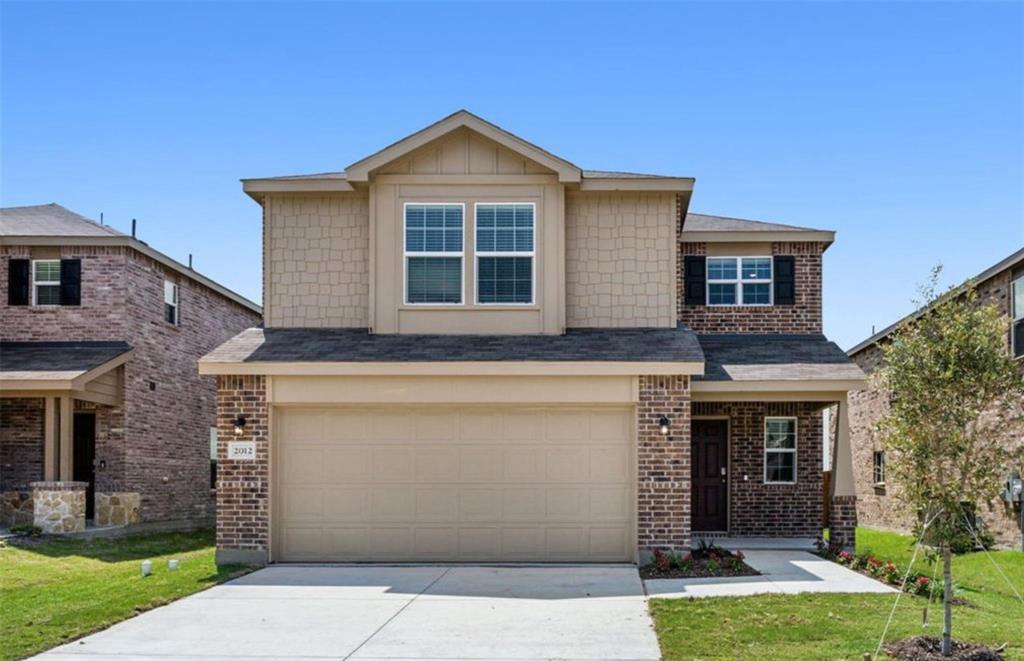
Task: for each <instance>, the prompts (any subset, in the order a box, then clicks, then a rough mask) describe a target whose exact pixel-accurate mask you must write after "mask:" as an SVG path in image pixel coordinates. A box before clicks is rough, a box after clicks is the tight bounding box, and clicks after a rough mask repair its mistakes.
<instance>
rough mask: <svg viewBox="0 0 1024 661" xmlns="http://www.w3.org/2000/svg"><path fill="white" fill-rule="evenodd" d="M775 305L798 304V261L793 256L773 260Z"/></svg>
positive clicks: (778, 256) (782, 256)
mask: <svg viewBox="0 0 1024 661" xmlns="http://www.w3.org/2000/svg"><path fill="white" fill-rule="evenodd" d="M772 270H773V273H772V278H773V279H774V286H775V292H774V293H775V305H793V304H794V303H796V259H795V258H794V257H793V256H792V255H777V256H776V257H775V258H774V260H773V269H772Z"/></svg>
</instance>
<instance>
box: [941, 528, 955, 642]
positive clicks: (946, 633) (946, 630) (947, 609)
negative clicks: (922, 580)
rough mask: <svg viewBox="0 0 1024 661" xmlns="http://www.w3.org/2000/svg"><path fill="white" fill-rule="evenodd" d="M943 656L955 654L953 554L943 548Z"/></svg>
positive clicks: (946, 547) (945, 546)
mask: <svg viewBox="0 0 1024 661" xmlns="http://www.w3.org/2000/svg"><path fill="white" fill-rule="evenodd" d="M942 608H943V615H944V619H943V622H942V656H950V655H951V654H953V552H952V551H951V550H950V547H949V545H948V544H946V545H944V546H943V547H942Z"/></svg>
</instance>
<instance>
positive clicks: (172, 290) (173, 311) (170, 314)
mask: <svg viewBox="0 0 1024 661" xmlns="http://www.w3.org/2000/svg"><path fill="white" fill-rule="evenodd" d="M164 321H166V322H167V323H169V324H171V325H172V326H177V325H178V285H176V284H175V283H173V282H171V281H170V280H164Z"/></svg>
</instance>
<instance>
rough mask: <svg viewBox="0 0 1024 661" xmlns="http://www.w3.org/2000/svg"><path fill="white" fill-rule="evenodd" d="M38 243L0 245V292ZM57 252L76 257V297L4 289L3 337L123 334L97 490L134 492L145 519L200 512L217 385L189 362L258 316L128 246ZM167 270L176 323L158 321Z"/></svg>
mask: <svg viewBox="0 0 1024 661" xmlns="http://www.w3.org/2000/svg"><path fill="white" fill-rule="evenodd" d="M39 250H40V249H37V248H29V247H22V246H3V247H0V292H6V291H7V277H8V267H7V261H8V259H10V258H11V257H30V256H32V255H33V254H35V256H37V257H38V256H39ZM46 250H47V254H46V255H45V256H46V257H50V256H51V254H50V253H52V251H53V250H54V249H46ZM52 256H54V257H56V256H57V255H52ZM59 256H61V257H64V258H80V259H81V260H82V304H81V306H57V307H34V306H8V305H7V296H6V295H2V296H0V318H2V319H3V323H2V324H0V339H4V340H22V341H26V340H27V341H45V340H49V341H58V340H61V341H67V340H123V341H126V342H128V343H129V344H130V345H131V346H132V348H133V349H134V354H133V356H132V358H131V360H129V361H128V363H126V365H125V368H124V369H125V391H124V406H123V408H122V409H108V408H107V407H98V408H96V409H95V410H96V411H97V415H98V422H97V428H98V429H97V434H98V435H97V445H96V460H97V462H98V461H100V460H103V461H106V465H107V467H106V469H105V470H97V473H96V482H97V485H96V486H97V490H98V491H119V492H138V493H140V494H141V495H142V503H141V516H142V520H143V521H159V520H169V519H187V518H205V517H207V516H208V515H209V514H211V509H212V507H211V505H212V503H211V500H210V490H209V484H210V440H209V439H210V427H212V426H213V425H214V424H215V422H214V421H215V414H216V384H215V382H214V380H213V378H212V377H200V376H199V374H198V368H197V366H196V361H197V360H198V359H199V358H200V357H202V356H203V355H205V354H206V353H208V352H209V351H211V350H212V349H213V348H214V347H216V346H217V345H219V344H221V343H223V342H224V341H226V340H227V339H229V338H230V337H232V336H233V335H235V334H237V333H238V332H240V331H242V330H244V329H245V328H249V327H252V326H255V325H258V324H259V315H257V314H256V313H254V312H252V311H251V310H249V309H248V308H245V307H243V306H241V305H239V304H238V303H235V302H234V301H231V300H229V299H226V298H225V297H223V296H222V295H221V294H219V293H217V292H214V291H213V290H211V289H208V288H207V287H205V286H204V285H201V284H199V283H197V282H195V281H194V280H192V279H191V278H187V277H184V276H182V275H180V274H178V273H177V272H176V271H172V270H171V269H168V268H167V267H165V266H164V265H162V264H160V263H159V262H157V261H155V260H152V259H150V258H149V257H146V256H145V255H142V254H141V253H138V252H136V251H135V250H133V249H131V248H125V247H113V246H105V247H95V246H65V247H61V248H60V249H59ZM165 279H169V280H172V281H174V282H176V283H177V284H178V287H179V291H178V297H179V313H180V323H179V325H178V326H172V325H171V324H168V323H167V322H166V321H164V317H163V315H164V309H163V305H164V304H163V297H164V290H163V286H164V285H163V283H164V280H165ZM36 479H38V478H36Z"/></svg>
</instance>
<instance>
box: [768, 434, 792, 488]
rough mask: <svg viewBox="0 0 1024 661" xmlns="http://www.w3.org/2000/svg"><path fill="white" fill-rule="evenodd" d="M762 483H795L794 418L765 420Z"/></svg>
mask: <svg viewBox="0 0 1024 661" xmlns="http://www.w3.org/2000/svg"><path fill="white" fill-rule="evenodd" d="M764 481H765V482H766V483H769V484H772V483H774V484H793V483H794V482H796V418H765V420H764Z"/></svg>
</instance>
